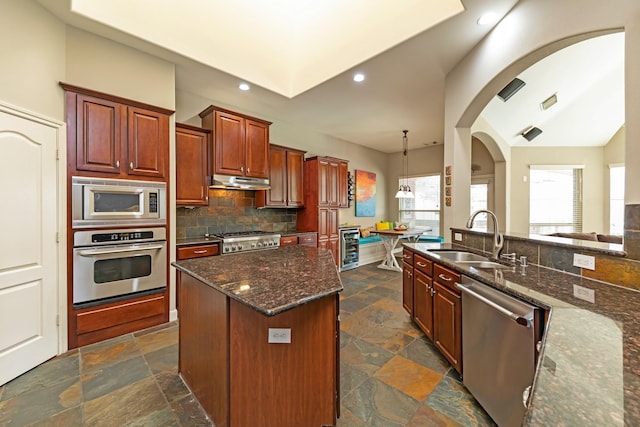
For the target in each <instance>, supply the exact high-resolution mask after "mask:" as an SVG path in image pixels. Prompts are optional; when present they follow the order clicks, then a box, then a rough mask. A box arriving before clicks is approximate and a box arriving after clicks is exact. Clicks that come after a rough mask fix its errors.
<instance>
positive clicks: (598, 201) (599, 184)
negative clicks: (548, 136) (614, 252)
mask: <svg viewBox="0 0 640 427" xmlns="http://www.w3.org/2000/svg"><path fill="white" fill-rule="evenodd" d="M603 153H604V149H603V147H589V148H577V147H554V148H544V147H513V148H512V149H511V177H512V181H511V194H510V197H511V229H510V230H509V232H511V233H525V234H528V233H529V166H530V165H554V164H556V165H557V164H571V165H584V170H583V176H582V180H583V205H582V213H583V216H582V224H583V225H582V229H583V230H584V231H585V232H592V231H595V232H597V233H607V232H608V231H609V227H608V225H607V224H606V223H605V222H604V221H605V220H604V211H605V209H608V202H606V201H605V200H604V192H603V189H604V188H603V181H602V174H603V171H604V169H605V165H604V163H603V159H604V154H603ZM569 159H570V160H569ZM525 177H526V181H525V179H524V178H525Z"/></svg>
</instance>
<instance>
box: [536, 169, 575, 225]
mask: <svg viewBox="0 0 640 427" xmlns="http://www.w3.org/2000/svg"><path fill="white" fill-rule="evenodd" d="M529 191H530V192H529V232H530V233H532V234H550V233H557V232H564V233H572V232H578V233H579V232H581V231H582V166H533V165H532V166H531V171H530V187H529Z"/></svg>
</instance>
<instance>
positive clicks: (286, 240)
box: [280, 236, 298, 246]
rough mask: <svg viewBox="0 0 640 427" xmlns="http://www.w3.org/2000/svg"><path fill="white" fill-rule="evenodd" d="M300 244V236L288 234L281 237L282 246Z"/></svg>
mask: <svg viewBox="0 0 640 427" xmlns="http://www.w3.org/2000/svg"><path fill="white" fill-rule="evenodd" d="M297 244H298V236H286V237H281V238H280V246H291V245H297Z"/></svg>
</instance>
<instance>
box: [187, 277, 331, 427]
mask: <svg viewBox="0 0 640 427" xmlns="http://www.w3.org/2000/svg"><path fill="white" fill-rule="evenodd" d="M178 277H179V282H180V286H179V290H180V291H179V292H180V299H179V301H180V306H179V311H180V322H179V328H180V334H179V336H180V341H179V348H180V356H179V357H180V359H179V370H180V374H181V375H182V378H183V379H184V380H185V382H186V383H187V385H188V386H189V388H190V389H191V390H192V391H193V393H194V395H195V396H196V398H197V399H198V401H199V402H200V404H201V405H202V407H203V408H204V410H205V411H206V412H207V414H208V415H209V417H210V418H211V420H212V421H213V422H214V423H215V425H216V426H218V427H224V426H226V427H230V426H233V427H235V426H278V427H289V426H290V427H298V426H323V425H335V424H336V416H337V411H338V405H337V399H338V364H339V361H338V329H337V328H338V322H337V315H338V296H337V295H331V296H327V297H324V298H321V299H318V300H315V301H312V302H310V303H307V304H303V305H301V306H298V307H295V308H293V309H291V310H288V311H285V312H283V313H280V314H278V315H275V316H271V317H269V316H265V315H263V314H261V313H260V312H258V311H256V310H254V309H252V308H250V307H248V306H246V305H244V304H243V303H241V302H238V301H236V300H235V299H231V298H229V297H227V296H226V295H224V294H223V293H221V292H219V291H217V290H216V289H214V288H212V287H210V286H209V285H207V284H205V283H202V282H200V281H198V280H197V279H195V278H193V277H191V276H190V275H188V274H185V273H182V272H179V276H178ZM269 328H290V329H291V343H288V344H274V343H269V342H268V336H269Z"/></svg>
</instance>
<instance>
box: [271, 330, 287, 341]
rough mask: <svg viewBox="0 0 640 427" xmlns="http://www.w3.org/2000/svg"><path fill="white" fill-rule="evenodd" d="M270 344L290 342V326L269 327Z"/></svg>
mask: <svg viewBox="0 0 640 427" xmlns="http://www.w3.org/2000/svg"><path fill="white" fill-rule="evenodd" d="M269 343H270V344H291V328H269Z"/></svg>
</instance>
